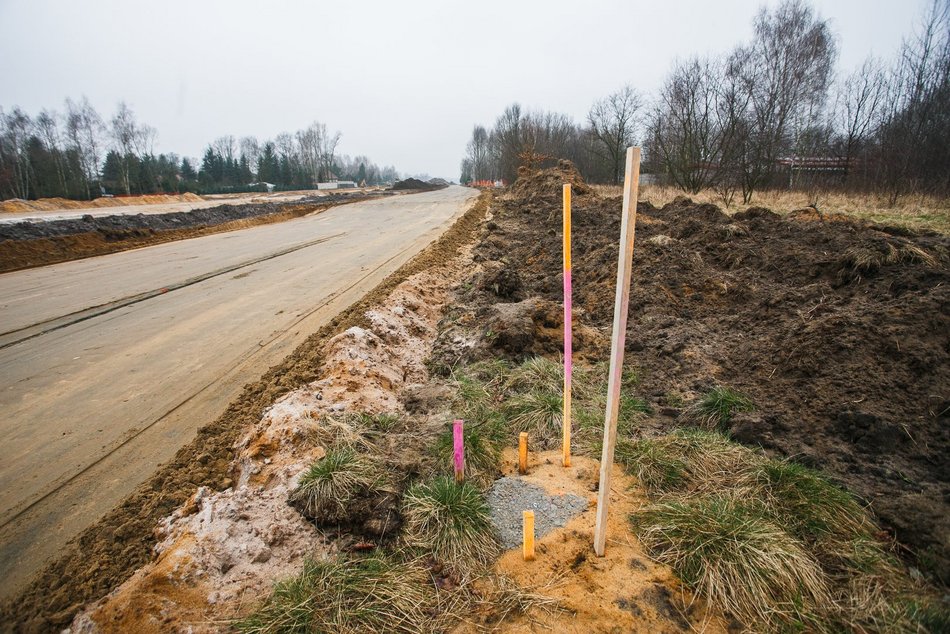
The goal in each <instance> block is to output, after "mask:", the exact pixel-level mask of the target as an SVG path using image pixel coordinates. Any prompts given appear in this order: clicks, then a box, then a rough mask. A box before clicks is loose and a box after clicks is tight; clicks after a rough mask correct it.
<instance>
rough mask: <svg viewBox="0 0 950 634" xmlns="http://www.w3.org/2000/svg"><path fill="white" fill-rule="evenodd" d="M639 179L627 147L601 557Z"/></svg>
mask: <svg viewBox="0 0 950 634" xmlns="http://www.w3.org/2000/svg"><path fill="white" fill-rule="evenodd" d="M639 181H640V148H638V147H631V148H627V169H626V173H625V175H624V187H623V212H622V216H621V218H620V258H619V261H618V262H617V296H616V301H615V302H614V328H613V341H612V342H611V346H610V376H609V378H608V380H607V411H606V415H605V419H604V444H603V452H602V453H601V456H600V490H599V491H598V492H597V523H596V525H595V526H594V552H595V553H596V554H597V556H598V557H603V556H604V546H605V545H606V543H607V505H608V504H609V502H610V472H611V469H612V467H613V464H614V445H615V444H616V442H617V414H618V413H619V411H620V386H621V378H622V376H623V349H624V343H625V340H626V336H627V307H628V305H629V304H630V274H631V271H632V268H633V238H634V232H635V230H636V226H637V195H638V189H639Z"/></svg>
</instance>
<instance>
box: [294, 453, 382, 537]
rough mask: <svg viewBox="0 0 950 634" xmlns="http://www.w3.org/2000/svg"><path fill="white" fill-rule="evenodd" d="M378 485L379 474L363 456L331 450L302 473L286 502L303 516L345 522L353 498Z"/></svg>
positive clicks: (380, 480) (380, 481)
mask: <svg viewBox="0 0 950 634" xmlns="http://www.w3.org/2000/svg"><path fill="white" fill-rule="evenodd" d="M382 483H383V479H382V476H381V474H380V473H379V470H378V469H377V467H376V465H375V464H373V462H372V461H371V460H370V459H369V458H367V457H366V455H365V454H362V453H359V452H357V451H356V450H355V449H353V448H352V447H346V446H343V447H334V448H332V449H330V450H329V451H328V452H327V455H326V456H325V457H324V458H322V459H321V460H318V461H317V462H315V463H313V465H311V466H310V468H309V469H308V470H307V471H306V473H304V475H303V476H302V477H301V478H300V483H299V484H298V485H297V488H296V489H294V491H293V492H292V493H291V494H290V500H291V502H295V503H298V504H300V505H301V507H302V510H303V511H304V513H305V514H306V515H307V516H309V517H313V518H315V519H318V520H319V521H324V522H330V521H334V520H335V519H338V518H345V517H346V516H347V514H348V507H349V506H350V504H351V503H352V502H353V500H354V499H355V498H357V497H359V496H361V495H363V494H365V493H366V492H367V491H370V490H373V489H376V488H378V487H379V486H380V485H381V484H382Z"/></svg>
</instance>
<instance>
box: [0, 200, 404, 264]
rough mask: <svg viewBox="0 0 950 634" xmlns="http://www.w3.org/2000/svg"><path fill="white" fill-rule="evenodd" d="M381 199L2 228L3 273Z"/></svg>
mask: <svg viewBox="0 0 950 634" xmlns="http://www.w3.org/2000/svg"><path fill="white" fill-rule="evenodd" d="M381 195H387V194H386V193H384V192H374V193H371V194H364V193H341V194H330V195H327V196H321V197H313V198H304V199H302V200H299V201H294V202H293V203H260V204H251V205H228V204H224V205H219V206H217V207H210V208H207V209H195V210H193V211H179V212H172V213H164V214H116V215H111V216H92V215H86V216H83V217H81V218H77V219H68V220H52V221H48V222H18V223H3V224H0V273H2V272H6V271H13V270H17V269H23V268H30V267H34V266H45V265H47V264H53V263H56V262H65V261H68V260H75V259H79V258H85V257H91V256H94V255H105V254H106V253H115V252H117V251H124V250H127V249H134V248H139V247H144V246H149V245H152V244H159V243H162V242H170V241H172V240H184V239H186V238H193V237H197V236H200V235H207V234H209V233H218V232H221V231H232V230H234V229H243V228H246V227H251V226H255V225H259V224H267V223H272V222H281V221H283V220H289V219H291V218H297V217H300V216H304V215H307V214H309V213H313V212H315V211H320V210H324V209H328V208H329V207H332V206H334V205H340V204H343V203H348V202H357V201H361V200H369V199H372V198H377V197H379V196H381ZM388 195H391V194H388Z"/></svg>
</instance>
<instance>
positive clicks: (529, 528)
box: [523, 511, 534, 561]
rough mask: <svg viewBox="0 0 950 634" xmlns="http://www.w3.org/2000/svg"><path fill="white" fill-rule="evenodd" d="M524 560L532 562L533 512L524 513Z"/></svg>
mask: <svg viewBox="0 0 950 634" xmlns="http://www.w3.org/2000/svg"><path fill="white" fill-rule="evenodd" d="M523 518H524V548H523V551H524V560H525V561H534V511H524V513H523Z"/></svg>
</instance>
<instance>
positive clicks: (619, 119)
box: [587, 85, 643, 184]
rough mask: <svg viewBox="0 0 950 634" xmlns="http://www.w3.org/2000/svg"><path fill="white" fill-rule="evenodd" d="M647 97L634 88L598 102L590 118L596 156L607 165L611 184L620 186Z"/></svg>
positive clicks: (589, 114)
mask: <svg viewBox="0 0 950 634" xmlns="http://www.w3.org/2000/svg"><path fill="white" fill-rule="evenodd" d="M642 107H643V98H642V97H641V96H640V93H638V92H637V91H636V90H634V89H633V87H631V86H630V85H626V86H624V87H623V88H621V89H620V90H618V91H617V92H615V93H613V94H610V95H608V96H607V97H605V98H603V99H601V100H600V101H597V102H596V103H594V105H593V106H592V107H591V109H590V112H589V113H588V115H587V122H588V124H589V125H590V128H591V131H592V132H593V137H594V139H595V140H596V143H595V144H594V146H593V150H594V152H595V154H597V155H598V156H600V157H601V159H602V160H603V161H604V162H605V163H606V165H607V171H608V174H609V176H610V182H612V183H614V184H617V183H619V182H620V176H621V173H622V171H623V165H624V157H625V155H626V151H627V147H629V146H630V145H632V144H633V143H634V139H635V132H636V127H637V115H638V112H639V111H640V109H641V108H642Z"/></svg>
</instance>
